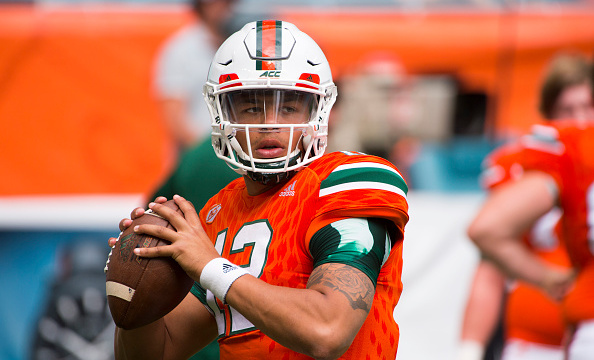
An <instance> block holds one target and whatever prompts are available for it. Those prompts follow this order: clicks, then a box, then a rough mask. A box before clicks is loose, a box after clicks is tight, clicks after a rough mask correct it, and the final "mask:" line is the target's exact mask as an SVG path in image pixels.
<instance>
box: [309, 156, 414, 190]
mask: <svg viewBox="0 0 594 360" xmlns="http://www.w3.org/2000/svg"><path fill="white" fill-rule="evenodd" d="M351 182H360V183H361V182H377V183H384V184H386V185H391V186H394V187H397V188H399V189H400V190H401V192H402V193H404V194H406V193H408V186H407V185H406V182H405V181H404V179H403V178H402V176H401V175H400V174H399V173H398V172H397V171H396V170H394V169H393V168H391V167H389V166H387V165H383V164H378V163H371V162H369V163H355V164H346V165H341V166H338V167H337V168H336V169H334V171H333V172H332V173H331V174H330V175H329V176H328V177H327V178H326V179H325V180H323V181H322V183H321V184H320V189H326V188H329V187H333V186H336V185H340V184H346V183H351Z"/></svg>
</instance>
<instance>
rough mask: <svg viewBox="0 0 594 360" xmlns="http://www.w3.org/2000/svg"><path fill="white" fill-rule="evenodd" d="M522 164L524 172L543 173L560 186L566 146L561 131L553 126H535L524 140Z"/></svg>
mask: <svg viewBox="0 0 594 360" xmlns="http://www.w3.org/2000/svg"><path fill="white" fill-rule="evenodd" d="M522 145H523V150H522V155H521V160H520V161H521V163H522V167H523V169H524V171H541V172H545V173H547V174H548V175H550V176H551V177H552V178H553V180H554V181H555V182H556V183H557V184H560V177H561V166H560V165H561V159H562V158H563V156H564V154H565V145H564V144H563V142H562V141H561V140H560V134H559V131H558V130H557V129H556V128H554V127H552V126H544V125H535V126H533V129H532V132H531V133H530V134H528V135H526V136H524V137H523V138H522Z"/></svg>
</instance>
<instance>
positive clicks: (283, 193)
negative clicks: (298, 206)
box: [278, 181, 297, 196]
mask: <svg viewBox="0 0 594 360" xmlns="http://www.w3.org/2000/svg"><path fill="white" fill-rule="evenodd" d="M296 182H297V181H293V183H292V184H291V185H289V186H287V187H286V188H285V189H284V190H283V191H281V193H280V194H278V196H295V183H296Z"/></svg>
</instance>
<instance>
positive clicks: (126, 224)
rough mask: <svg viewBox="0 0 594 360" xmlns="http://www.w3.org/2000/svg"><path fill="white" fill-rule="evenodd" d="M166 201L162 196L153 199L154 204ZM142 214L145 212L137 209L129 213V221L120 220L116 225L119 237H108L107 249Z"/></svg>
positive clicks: (139, 208)
mask: <svg viewBox="0 0 594 360" xmlns="http://www.w3.org/2000/svg"><path fill="white" fill-rule="evenodd" d="M166 201H167V198H166V197H164V196H159V197H157V198H156V199H155V203H159V204H162V203H164V202H166ZM144 212H145V210H144V209H143V208H141V207H137V208H136V209H134V210H132V212H131V213H130V218H129V219H122V220H120V223H119V224H118V227H119V228H120V235H118V237H110V238H109V240H107V244H108V245H109V247H113V246H114V245H115V244H116V243H117V242H118V240H119V239H120V236H121V235H122V233H123V232H124V231H126V229H127V228H129V227H130V225H132V221H133V220H134V219H136V218H139V217H141V216H142V215H144Z"/></svg>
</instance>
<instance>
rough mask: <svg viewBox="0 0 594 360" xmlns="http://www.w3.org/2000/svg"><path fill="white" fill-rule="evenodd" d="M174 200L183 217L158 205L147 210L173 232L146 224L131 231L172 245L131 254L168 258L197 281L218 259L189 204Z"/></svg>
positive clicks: (145, 249)
mask: <svg viewBox="0 0 594 360" xmlns="http://www.w3.org/2000/svg"><path fill="white" fill-rule="evenodd" d="M173 199H174V201H175V203H176V204H177V206H179V208H180V209H181V211H182V212H183V215H182V214H180V213H178V212H176V211H174V210H173V209H170V208H168V207H166V206H163V205H161V204H160V203H157V202H155V203H151V204H149V208H150V209H151V210H153V211H154V212H155V213H157V214H159V215H160V216H162V217H163V218H165V219H166V220H167V221H169V223H170V224H171V225H172V226H173V227H174V228H175V229H168V228H166V227H163V226H158V225H149V224H144V225H138V226H136V227H135V228H134V231H135V232H137V233H142V234H147V235H151V236H154V237H158V238H160V239H163V240H167V241H169V242H171V245H164V246H156V247H148V248H137V249H134V253H135V254H136V255H138V256H141V257H162V256H170V257H172V258H173V259H174V260H175V261H177V262H178V263H179V264H180V266H181V267H182V268H183V269H184V270H185V271H186V273H187V274H188V275H189V276H190V277H191V278H192V279H194V280H196V281H200V274H201V273H202V269H203V268H204V266H205V265H206V264H207V263H208V262H209V261H210V260H212V259H214V258H217V257H220V255H219V253H218V252H217V251H216V249H215V248H214V246H213V244H212V242H211V241H210V239H209V238H208V236H207V235H206V233H205V232H204V229H203V228H202V224H201V223H200V218H199V217H198V214H197V213H196V210H195V209H194V206H193V205H192V203H191V202H189V201H187V200H186V199H184V198H182V197H181V196H179V195H175V196H174V197H173Z"/></svg>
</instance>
